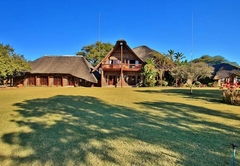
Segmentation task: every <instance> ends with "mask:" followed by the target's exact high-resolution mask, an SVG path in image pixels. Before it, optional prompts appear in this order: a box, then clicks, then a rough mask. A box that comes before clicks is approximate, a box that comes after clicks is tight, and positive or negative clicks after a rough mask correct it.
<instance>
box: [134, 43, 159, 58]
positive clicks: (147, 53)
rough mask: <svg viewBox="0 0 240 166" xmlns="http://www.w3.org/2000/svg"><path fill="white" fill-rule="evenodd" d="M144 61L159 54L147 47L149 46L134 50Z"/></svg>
mask: <svg viewBox="0 0 240 166" xmlns="http://www.w3.org/2000/svg"><path fill="white" fill-rule="evenodd" d="M132 50H133V52H135V54H136V55H138V57H139V58H141V59H142V61H146V60H147V59H148V58H154V53H158V52H157V51H155V50H153V49H151V48H149V47H147V46H144V45H143V46H139V47H135V48H133V49H132Z"/></svg>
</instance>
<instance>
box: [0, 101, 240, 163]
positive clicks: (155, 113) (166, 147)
mask: <svg viewBox="0 0 240 166" xmlns="http://www.w3.org/2000/svg"><path fill="white" fill-rule="evenodd" d="M135 104H137V105H141V106H142V107H143V108H144V109H145V110H146V111H139V110H134V109H131V108H127V107H121V106H116V105H110V104H107V103H105V102H103V101H101V100H99V99H97V98H95V97H88V96H54V97H51V98H46V99H34V100H27V101H25V102H24V103H17V104H15V106H17V107H18V108H19V109H18V110H17V112H19V115H20V117H19V118H18V119H14V120H12V122H13V123H17V124H18V125H19V126H20V127H27V128H29V129H30V131H28V132H27V131H22V132H21V131H19V132H11V133H6V134H5V135H3V136H2V141H3V142H5V143H7V144H9V145H17V147H18V148H17V149H14V150H15V152H14V153H12V154H11V155H10V156H3V155H2V156H1V155H0V159H1V160H2V161H3V160H7V159H10V160H11V161H12V164H13V165H19V164H26V165H32V164H38V165H127V164H128V165H229V164H230V162H231V160H230V159H231V156H230V155H231V152H230V151H229V149H230V148H229V146H228V144H229V143H232V142H236V140H237V139H239V137H238V136H239V134H240V133H239V128H238V127H234V126H232V127H231V126H228V125H225V124H222V123H218V122H211V121H208V120H205V119H203V118H201V117H200V116H198V115H197V114H198V113H200V114H206V115H208V116H215V115H216V114H217V112H215V113H212V112H214V110H208V109H205V110H203V109H202V108H201V107H196V106H189V105H186V104H181V103H174V102H161V101H157V102H140V103H135ZM149 109H151V110H152V111H147V110H149ZM219 116H221V117H222V118H226V120H240V119H239V117H237V118H236V117H234V116H233V115H231V114H229V115H226V114H220V115H219ZM119 142H121V143H119ZM116 145H117V146H116ZM130 147H132V148H130ZM148 148H152V149H148ZM154 148H155V149H154ZM27 150H29V151H28V152H25V153H23V152H24V151H27ZM21 153H23V154H21ZM236 162H239V158H237V159H236Z"/></svg>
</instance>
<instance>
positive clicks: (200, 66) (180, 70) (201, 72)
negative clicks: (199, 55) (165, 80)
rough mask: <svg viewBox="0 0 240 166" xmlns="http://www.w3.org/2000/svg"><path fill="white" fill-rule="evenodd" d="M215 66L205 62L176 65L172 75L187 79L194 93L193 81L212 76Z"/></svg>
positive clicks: (176, 77)
mask: <svg viewBox="0 0 240 166" xmlns="http://www.w3.org/2000/svg"><path fill="white" fill-rule="evenodd" d="M213 71H214V68H213V67H212V66H209V65H207V64H206V63H204V62H197V63H194V62H191V63H189V64H188V65H180V66H176V67H175V68H174V69H173V70H172V71H171V75H172V76H173V77H174V78H175V79H184V80H186V81H187V82H186V83H187V84H188V86H189V87H190V93H192V87H193V83H194V82H195V81H198V80H200V79H203V78H206V77H211V76H212V73H213Z"/></svg>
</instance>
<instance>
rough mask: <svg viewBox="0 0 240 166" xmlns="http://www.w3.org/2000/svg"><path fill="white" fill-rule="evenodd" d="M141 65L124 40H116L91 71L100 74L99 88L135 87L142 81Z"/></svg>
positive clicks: (140, 61)
mask: <svg viewBox="0 0 240 166" xmlns="http://www.w3.org/2000/svg"><path fill="white" fill-rule="evenodd" d="M143 63H144V62H143V60H142V59H141V58H139V57H138V56H137V55H136V54H135V52H134V51H133V50H132V49H131V48H130V47H129V46H128V45H127V42H126V41H125V40H118V41H117V42H116V44H115V46H114V47H113V49H112V50H111V51H110V52H109V53H108V54H107V55H106V57H105V58H104V59H103V60H102V61H101V62H100V63H99V64H98V65H97V66H96V67H95V68H94V70H93V71H97V70H98V71H99V73H100V74H101V79H100V80H99V81H100V86H101V87H106V86H116V87H123V86H137V85H138V84H139V83H140V82H141V81H142V76H141V70H142V66H143Z"/></svg>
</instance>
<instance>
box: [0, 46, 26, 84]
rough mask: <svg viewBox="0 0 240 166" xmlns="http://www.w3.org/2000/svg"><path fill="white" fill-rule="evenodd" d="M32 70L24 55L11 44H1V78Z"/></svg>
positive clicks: (8, 77)
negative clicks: (15, 50)
mask: <svg viewBox="0 0 240 166" xmlns="http://www.w3.org/2000/svg"><path fill="white" fill-rule="evenodd" d="M28 70H30V65H29V63H28V62H27V61H26V59H25V58H24V56H23V55H19V54H17V53H15V52H14V49H13V48H12V47H11V46H10V45H8V44H7V45H3V44H0V80H1V81H2V80H5V79H10V78H13V77H15V76H18V75H21V72H24V71H28Z"/></svg>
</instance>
